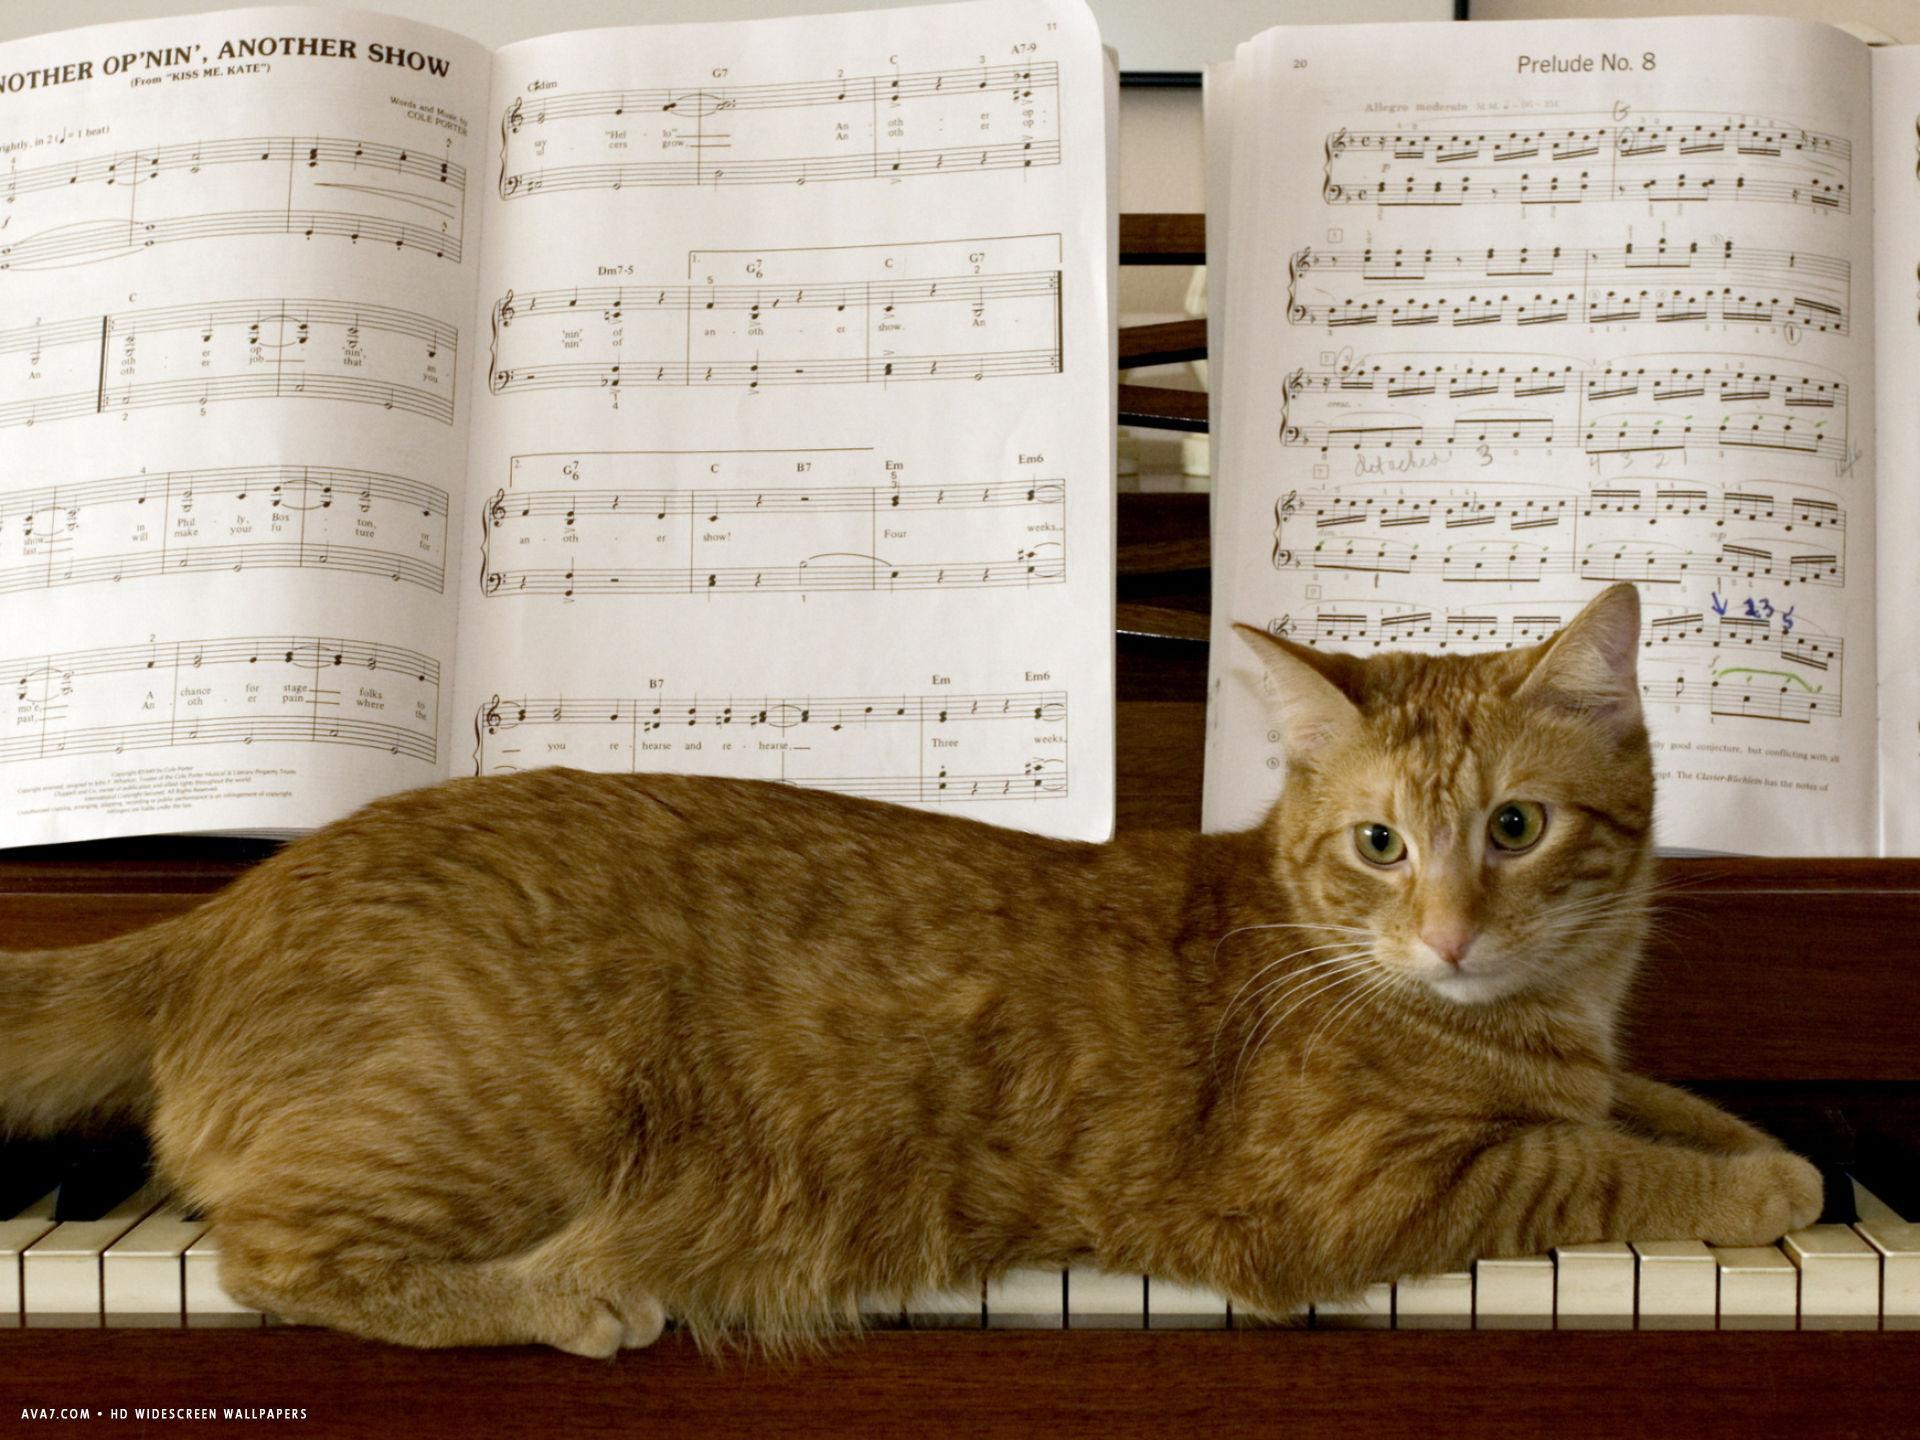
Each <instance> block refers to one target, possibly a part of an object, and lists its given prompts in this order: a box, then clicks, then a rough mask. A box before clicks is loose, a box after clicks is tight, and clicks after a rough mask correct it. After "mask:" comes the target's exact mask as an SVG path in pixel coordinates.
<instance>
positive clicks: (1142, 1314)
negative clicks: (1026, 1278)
mask: <svg viewBox="0 0 1920 1440" xmlns="http://www.w3.org/2000/svg"><path fill="white" fill-rule="evenodd" d="M1146 1323H1147V1280H1146V1277H1145V1276H1144V1275H1115V1274H1112V1273H1110V1272H1109V1271H1105V1270H1088V1269H1082V1268H1078V1267H1076V1268H1075V1269H1072V1270H1069V1271H1067V1328H1068V1329H1069V1330H1141V1329H1145V1328H1146Z"/></svg>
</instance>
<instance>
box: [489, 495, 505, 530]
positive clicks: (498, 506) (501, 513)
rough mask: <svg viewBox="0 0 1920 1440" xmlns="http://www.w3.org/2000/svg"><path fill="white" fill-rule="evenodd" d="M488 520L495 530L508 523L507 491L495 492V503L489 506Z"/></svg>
mask: <svg viewBox="0 0 1920 1440" xmlns="http://www.w3.org/2000/svg"><path fill="white" fill-rule="evenodd" d="M487 519H488V520H490V521H491V522H492V523H493V528H494V529H496V530H498V529H499V528H500V527H501V526H502V525H504V524H505V523H506V520H507V492H506V491H505V490H496V491H494V492H493V501H492V503H490V504H489V505H488V506H487Z"/></svg>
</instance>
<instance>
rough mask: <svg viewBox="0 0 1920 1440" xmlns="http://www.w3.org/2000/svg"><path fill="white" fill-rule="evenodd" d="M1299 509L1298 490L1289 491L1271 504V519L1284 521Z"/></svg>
mask: <svg viewBox="0 0 1920 1440" xmlns="http://www.w3.org/2000/svg"><path fill="white" fill-rule="evenodd" d="M1299 508H1300V492H1299V491H1298V490H1289V491H1287V493H1286V494H1284V495H1282V496H1281V497H1280V498H1279V499H1278V500H1276V501H1274V502H1273V518H1274V519H1275V520H1285V519H1286V518H1287V516H1289V515H1291V514H1293V513H1294V512H1295V511H1296V510H1298V509H1299Z"/></svg>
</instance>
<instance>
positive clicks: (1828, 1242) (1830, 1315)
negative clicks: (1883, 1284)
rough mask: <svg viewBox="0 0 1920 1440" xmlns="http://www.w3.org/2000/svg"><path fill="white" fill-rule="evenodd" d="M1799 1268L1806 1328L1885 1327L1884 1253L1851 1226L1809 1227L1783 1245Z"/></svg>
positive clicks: (1789, 1257) (1802, 1316)
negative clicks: (1882, 1305)
mask: <svg viewBox="0 0 1920 1440" xmlns="http://www.w3.org/2000/svg"><path fill="white" fill-rule="evenodd" d="M1780 1248H1781V1249H1782V1250H1784V1251H1786V1254H1787V1258H1788V1259H1789V1260H1791V1261H1792V1262H1793V1263H1794V1264H1796V1265H1798V1266H1799V1267H1800V1328H1801V1329H1802V1330H1877V1329H1879V1328H1880V1252H1879V1251H1878V1250H1876V1249H1874V1248H1873V1246H1871V1245H1869V1244H1868V1243H1867V1242H1866V1241H1865V1240H1862V1239H1861V1238H1860V1237H1859V1236H1858V1235H1856V1234H1855V1233H1854V1231H1853V1227H1852V1226H1850V1225H1809V1226H1808V1227H1807V1228H1806V1229H1804V1230H1795V1231H1793V1232H1792V1233H1791V1234H1790V1235H1788V1236H1787V1237H1786V1238H1785V1239H1783V1240H1782V1241H1781V1242H1780Z"/></svg>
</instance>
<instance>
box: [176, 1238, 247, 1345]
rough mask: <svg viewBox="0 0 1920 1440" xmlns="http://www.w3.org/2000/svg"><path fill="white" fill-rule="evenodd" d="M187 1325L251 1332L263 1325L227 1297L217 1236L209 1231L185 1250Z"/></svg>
mask: <svg viewBox="0 0 1920 1440" xmlns="http://www.w3.org/2000/svg"><path fill="white" fill-rule="evenodd" d="M184 1259H185V1267H184V1268H185V1270H186V1283H187V1324H188V1325H189V1326H191V1327H195V1328H198V1327H200V1326H209V1327H212V1326H220V1327H226V1328H233V1327H238V1328H241V1329H252V1328H253V1327H254V1326H256V1325H261V1324H264V1323H265V1319H264V1317H263V1316H262V1315H261V1314H260V1312H259V1311H258V1310H252V1309H249V1308H248V1307H247V1306H245V1305H242V1304H241V1303H240V1302H239V1301H238V1300H235V1299H234V1298H233V1297H232V1296H231V1295H229V1294H227V1292H226V1289H225V1287H223V1286H222V1285H221V1284H220V1232H219V1231H218V1230H209V1231H207V1232H206V1234H204V1235H202V1236H201V1237H200V1238H199V1239H198V1240H196V1241H194V1242H193V1243H192V1244H191V1245H189V1246H188V1247H187V1253H186V1255H185V1257H184Z"/></svg>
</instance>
